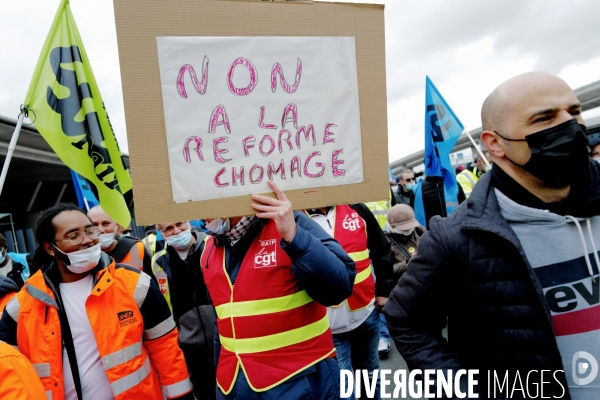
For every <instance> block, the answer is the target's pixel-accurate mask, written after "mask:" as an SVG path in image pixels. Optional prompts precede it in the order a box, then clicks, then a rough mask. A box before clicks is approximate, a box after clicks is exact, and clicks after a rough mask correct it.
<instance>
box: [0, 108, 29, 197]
mask: <svg viewBox="0 0 600 400" xmlns="http://www.w3.org/2000/svg"><path fill="white" fill-rule="evenodd" d="M25 111H26V108H21V114H19V120H18V121H17V126H16V127H15V131H14V132H13V134H12V138H11V139H10V144H9V145H8V150H7V151H6V159H5V160H4V165H3V166H2V175H0V194H2V189H3V188H4V181H6V174H8V166H9V165H10V160H11V159H12V155H13V153H14V151H15V147H16V146H17V140H18V139H19V133H21V126H23V120H24V119H25Z"/></svg>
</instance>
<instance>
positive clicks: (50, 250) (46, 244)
mask: <svg viewBox="0 0 600 400" xmlns="http://www.w3.org/2000/svg"><path fill="white" fill-rule="evenodd" d="M43 246H44V250H46V253H48V254H49V255H51V256H52V257H54V252H55V251H56V249H55V248H54V246H52V245H51V244H50V243H49V242H44V243H43Z"/></svg>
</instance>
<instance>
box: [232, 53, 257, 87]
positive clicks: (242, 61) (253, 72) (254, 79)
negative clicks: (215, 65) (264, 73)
mask: <svg viewBox="0 0 600 400" xmlns="http://www.w3.org/2000/svg"><path fill="white" fill-rule="evenodd" d="M238 64H242V65H243V66H244V67H246V68H248V71H249V72H250V83H249V84H248V86H246V87H245V88H241V89H238V88H236V87H235V86H234V85H233V70H234V69H235V67H236V66H237V65H238ZM257 81H258V74H257V73H256V68H254V65H252V63H251V62H250V61H249V60H247V59H245V58H243V57H240V58H236V59H235V60H234V61H233V63H231V66H230V67H229V71H228V72H227V87H229V91H230V92H231V93H233V94H235V95H236V96H246V95H248V94H249V93H250V92H252V91H253V90H254V88H255V87H256V83H257Z"/></svg>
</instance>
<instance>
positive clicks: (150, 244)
mask: <svg viewBox="0 0 600 400" xmlns="http://www.w3.org/2000/svg"><path fill="white" fill-rule="evenodd" d="M142 243H144V246H146V248H147V249H148V251H149V252H150V254H151V255H154V253H156V235H155V234H150V235H148V236H146V237H145V238H143V239H142Z"/></svg>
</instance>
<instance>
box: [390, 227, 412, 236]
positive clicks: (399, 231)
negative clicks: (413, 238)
mask: <svg viewBox="0 0 600 400" xmlns="http://www.w3.org/2000/svg"><path fill="white" fill-rule="evenodd" d="M414 231H415V228H410V229H409V230H407V231H404V230H402V229H398V228H394V232H395V233H398V234H400V235H404V236H410V235H412V233H413V232H414Z"/></svg>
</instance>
